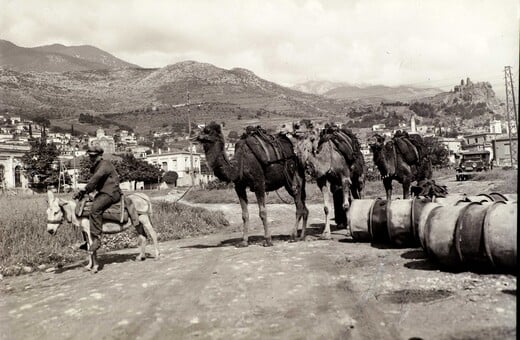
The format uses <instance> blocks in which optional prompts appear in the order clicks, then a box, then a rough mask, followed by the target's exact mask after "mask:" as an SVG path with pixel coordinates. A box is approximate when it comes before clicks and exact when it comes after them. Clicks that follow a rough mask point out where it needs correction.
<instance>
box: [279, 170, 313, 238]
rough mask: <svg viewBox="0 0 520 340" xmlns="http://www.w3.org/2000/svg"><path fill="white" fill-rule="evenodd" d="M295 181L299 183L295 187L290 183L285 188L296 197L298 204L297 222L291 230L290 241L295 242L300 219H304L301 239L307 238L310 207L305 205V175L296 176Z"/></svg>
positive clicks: (296, 203)
mask: <svg viewBox="0 0 520 340" xmlns="http://www.w3.org/2000/svg"><path fill="white" fill-rule="evenodd" d="M293 182H295V183H298V185H296V186H294V187H290V186H289V185H286V186H285V189H286V190H287V192H288V193H289V195H291V196H292V198H293V199H294V204H295V206H296V222H295V223H294V228H293V230H292V232H291V239H290V240H289V242H295V241H296V238H297V236H298V225H299V224H300V221H302V233H301V235H300V240H304V239H305V234H306V229H307V219H308V218H309V209H307V207H306V206H305V180H304V179H303V177H298V176H296V177H295V178H294V180H293Z"/></svg>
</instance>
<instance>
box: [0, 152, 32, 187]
mask: <svg viewBox="0 0 520 340" xmlns="http://www.w3.org/2000/svg"><path fill="white" fill-rule="evenodd" d="M30 149H31V147H30V146H29V145H14V144H0V189H12V188H28V185H29V181H28V179H27V176H26V175H25V171H24V168H23V163H22V157H23V155H24V154H25V153H26V152H27V151H29V150H30Z"/></svg>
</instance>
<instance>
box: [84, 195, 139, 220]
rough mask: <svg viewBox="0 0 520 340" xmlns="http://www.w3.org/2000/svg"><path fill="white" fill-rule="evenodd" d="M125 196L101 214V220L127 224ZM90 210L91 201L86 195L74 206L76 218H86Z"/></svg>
mask: <svg viewBox="0 0 520 340" xmlns="http://www.w3.org/2000/svg"><path fill="white" fill-rule="evenodd" d="M127 200H129V198H127V197H126V196H125V195H121V200H120V201H119V202H117V203H114V204H112V205H111V206H110V207H108V208H107V209H106V210H105V211H104V212H103V219H105V220H109V221H112V222H118V223H121V224H123V223H126V222H128V210H127V206H128V201H127ZM91 210H92V200H91V199H90V197H89V196H88V195H86V196H85V198H83V199H82V200H81V201H80V202H79V204H78V205H76V211H75V212H76V216H78V217H88V216H89V215H90V212H91Z"/></svg>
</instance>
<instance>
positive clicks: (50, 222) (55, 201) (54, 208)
mask: <svg viewBox="0 0 520 340" xmlns="http://www.w3.org/2000/svg"><path fill="white" fill-rule="evenodd" d="M47 203H48V204H49V206H48V208H47V232H48V233H49V234H51V235H54V234H55V233H56V231H58V227H59V226H60V225H61V223H62V222H63V218H64V212H63V209H62V206H63V204H64V201H62V200H60V199H59V198H55V197H54V194H53V193H52V191H47Z"/></svg>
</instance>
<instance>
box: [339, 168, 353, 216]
mask: <svg viewBox="0 0 520 340" xmlns="http://www.w3.org/2000/svg"><path fill="white" fill-rule="evenodd" d="M351 184H352V181H351V180H350V178H349V177H347V176H342V177H341V186H342V188H343V209H344V210H345V211H347V210H348V208H349V207H350V185H351Z"/></svg>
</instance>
